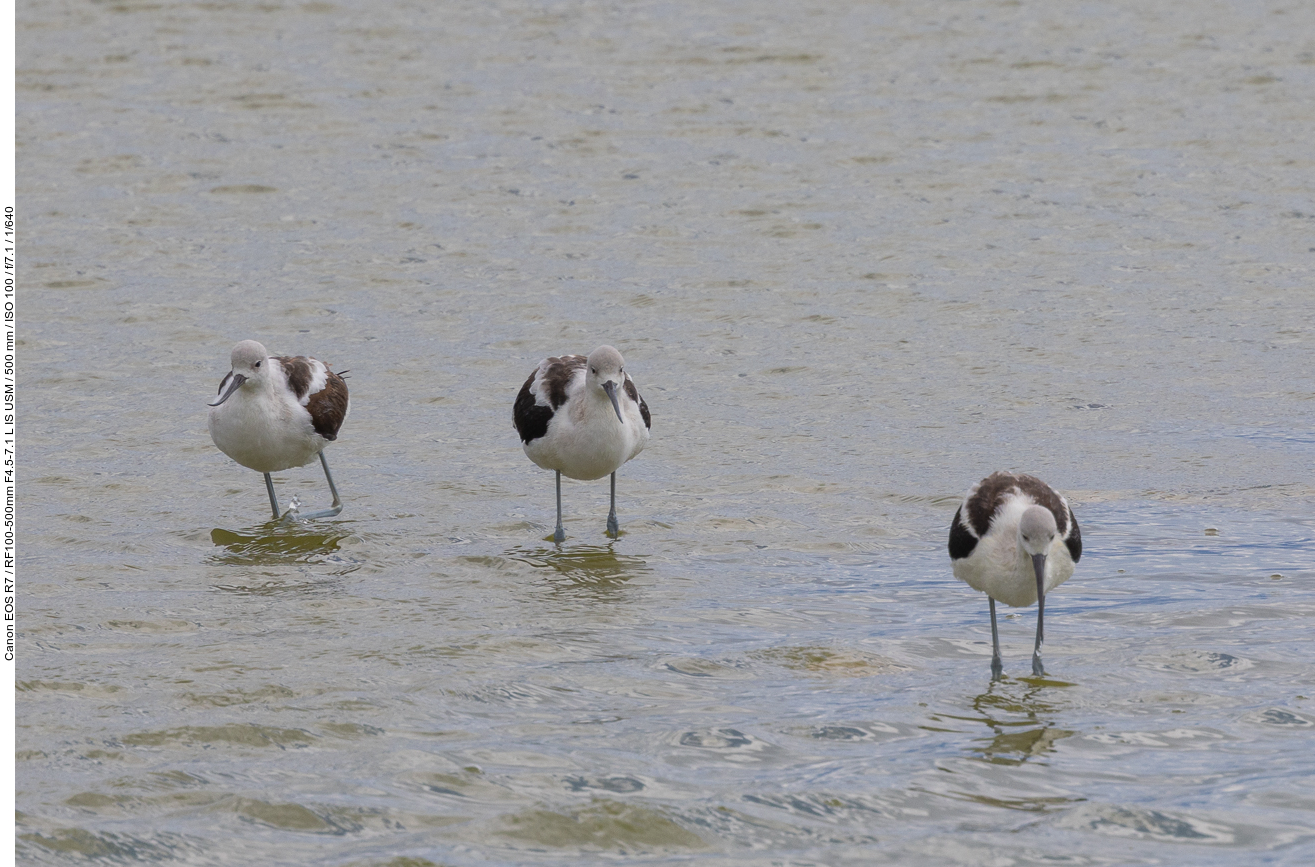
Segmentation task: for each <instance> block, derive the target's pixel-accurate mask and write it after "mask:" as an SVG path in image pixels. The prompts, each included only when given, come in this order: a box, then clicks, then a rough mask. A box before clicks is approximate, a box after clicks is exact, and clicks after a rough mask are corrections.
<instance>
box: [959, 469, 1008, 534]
mask: <svg viewBox="0 0 1315 867" xmlns="http://www.w3.org/2000/svg"><path fill="white" fill-rule="evenodd" d="M1017 486H1018V477H1017V476H1015V475H1014V474H1013V473H1006V472H998V473H991V475H989V476H987V477H986V478H984V479H982V480H981V481H980V482H978V483H977V487H976V489H974V490H973V492H972V493H970V494H969V495H968V500H967V502H966V503H964V505H966V506H967V507H968V515H967V517H968V522H969V523H970V524H972V527H973V529H974V530H975V531H977V538H979V539H980V538H982V537H983V536H985V535H986V532H987V531H988V530H990V529H991V518H992V517H993V516H994V515H995V512H996V510H997V509H999V508H1000V505H1001V504H1002V503H1003V502H1004V498H1005V495H1006V494H1009V493H1012V492H1013V490H1014V488H1016V487H1017Z"/></svg>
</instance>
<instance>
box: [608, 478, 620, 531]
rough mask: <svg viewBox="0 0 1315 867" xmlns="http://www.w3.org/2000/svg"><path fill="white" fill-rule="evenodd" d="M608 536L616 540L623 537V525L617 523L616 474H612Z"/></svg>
mask: <svg viewBox="0 0 1315 867" xmlns="http://www.w3.org/2000/svg"><path fill="white" fill-rule="evenodd" d="M607 535H609V536H611V537H612V538H613V539H615V538H616V537H617V536H620V535H621V525H619V524H618V523H617V522H616V473H615V472H613V473H612V510H611V511H610V512H608V513H607Z"/></svg>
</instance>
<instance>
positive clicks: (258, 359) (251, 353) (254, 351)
mask: <svg viewBox="0 0 1315 867" xmlns="http://www.w3.org/2000/svg"><path fill="white" fill-rule="evenodd" d="M232 365H233V372H232V374H231V375H230V376H229V378H228V384H227V387H226V388H225V389H224V392H223V394H221V395H219V399H218V400H216V401H215V402H214V403H212V404H210V405H211V406H219V405H220V404H221V403H223V402H224V401H226V400H228V399H229V398H230V397H232V396H233V394H234V393H235V392H236V391H237V390H238V389H239V388H241V387H242V386H244V385H246V384H247V383H252V384H254V385H257V386H258V385H261V384H262V383H264V382H265V380H266V378H267V377H268V375H269V353H268V352H266V351H265V347H263V346H261V345H260V344H259V343H257V342H256V341H254V340H243V341H242V342H241V343H239V344H238V345H237V346H234V347H233V355H232Z"/></svg>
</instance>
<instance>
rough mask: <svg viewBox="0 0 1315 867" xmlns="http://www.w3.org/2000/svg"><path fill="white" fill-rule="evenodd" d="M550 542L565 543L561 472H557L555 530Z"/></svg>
mask: <svg viewBox="0 0 1315 867" xmlns="http://www.w3.org/2000/svg"><path fill="white" fill-rule="evenodd" d="M552 540H553V541H554V542H556V543H557V544H558V545H560V544H562V543H563V542H565V541H566V528H565V527H563V526H562V471H561V470H558V471H557V529H556V530H554V531H553V534H552Z"/></svg>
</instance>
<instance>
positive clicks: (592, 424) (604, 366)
mask: <svg viewBox="0 0 1315 867" xmlns="http://www.w3.org/2000/svg"><path fill="white" fill-rule="evenodd" d="M624 364H625V359H624V358H622V357H621V353H620V352H617V351H616V350H615V349H613V348H612V347H610V346H600V347H598V348H597V349H595V350H594V351H593V352H591V353H589V355H588V357H586V356H583V355H563V356H561V357H560V358H557V357H553V358H545V359H544V360H543V361H541V362H539V367H538V368H537V369H536V370H535V371H534V372H533V373H531V374H530V378H529V379H527V380H525V385H523V386H522V387H521V390H520V394H518V395H517V396H516V406H515V408H514V410H513V413H512V415H513V419H514V421H515V423H516V432H517V433H519V434H520V438H521V442H522V443H523V444H524V446H525V454H526V455H528V456H529V458H530V460H532V461H534V462H535V463H536V464H538V465H539V466H541V467H543V468H544V469H545V470H554V471H556V473H557V529H556V531H555V532H554V533H553V541H554V542H557V543H558V544H560V543H562V542H564V541H565V540H566V530H565V529H564V528H563V527H562V475H563V474H565V475H567V476H569V477H570V478H572V479H581V480H583V481H590V480H592V479H601V478H602V477H603V476H606V475H608V474H609V473H610V474H611V476H612V507H611V511H610V512H609V514H608V516H607V533H608V535H609V536H611V537H612V538H616V537H617V536H618V535H619V534H620V527H619V526H618V524H617V521H616V471H617V468H619V467H620V466H621V465H622V464H624V463H625V462H626V461H628V460H630V459H631V458H633V457H634V456H635V455H637V454H639V453H640V452H641V451H643V450H644V445H645V444H646V443H647V442H648V432H649V427H650V426H651V419H650V417H649V414H648V404H646V403H644V399H643V398H642V397H640V396H639V391H638V390H637V389H636V388H635V383H634V381H633V380H631V378H630V374H628V373H626V372H625V370H624V369H623V366H624Z"/></svg>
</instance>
